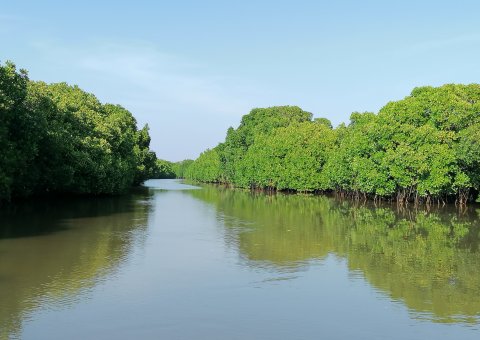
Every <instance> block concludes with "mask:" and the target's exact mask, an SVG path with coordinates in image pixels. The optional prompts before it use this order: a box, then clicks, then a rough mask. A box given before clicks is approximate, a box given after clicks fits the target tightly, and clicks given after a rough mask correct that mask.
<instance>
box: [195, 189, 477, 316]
mask: <svg viewBox="0 0 480 340" xmlns="http://www.w3.org/2000/svg"><path fill="white" fill-rule="evenodd" d="M190 194H191V195H192V196H194V197H196V198H197V199H200V200H202V201H204V202H208V203H210V204H212V205H214V206H215V208H216V211H217V218H218V219H219V221H220V222H221V224H223V225H224V227H225V241H226V242H227V243H228V244H229V245H230V246H233V247H238V249H239V252H240V254H241V256H242V258H243V259H244V261H246V265H248V266H250V267H261V268H268V267H271V268H273V269H275V270H281V271H287V272H294V271H295V270H296V271H301V270H305V267H306V266H309V265H311V264H312V263H319V262H321V261H322V260H323V259H325V258H326V257H327V256H328V255H329V254H333V255H335V256H336V257H339V258H344V259H345V260H346V261H347V263H348V268H349V270H350V272H351V273H352V275H351V277H352V278H354V277H356V276H358V273H360V277H363V278H364V279H365V280H366V281H367V282H369V283H370V284H371V285H372V286H373V287H375V289H377V290H379V291H380V292H383V294H387V295H388V296H389V297H390V299H392V300H394V301H401V302H403V303H404V304H406V305H407V306H408V308H409V310H410V311H411V313H412V315H413V317H415V318H425V319H428V320H432V321H435V322H442V323H456V322H461V323H465V324H475V323H478V322H479V320H480V251H479V239H480V236H479V235H480V222H479V214H480V210H479V209H478V206H477V207H475V206H472V207H469V208H468V209H467V210H466V211H462V212H461V213H460V212H458V211H457V209H456V208H455V207H454V206H453V207H452V206H448V207H443V208H432V209H431V210H430V211H425V210H421V209H420V210H412V209H405V208H402V209H400V208H397V207H396V206H390V205H383V206H373V205H371V204H370V203H369V204H366V205H362V204H356V203H355V202H352V201H340V200H336V199H333V198H328V197H321V196H302V195H283V194H277V195H275V194H274V195H266V194H258V193H257V194H254V193H250V192H247V191H241V190H232V189H223V188H221V187H214V186H204V189H203V190H196V191H191V192H190Z"/></svg>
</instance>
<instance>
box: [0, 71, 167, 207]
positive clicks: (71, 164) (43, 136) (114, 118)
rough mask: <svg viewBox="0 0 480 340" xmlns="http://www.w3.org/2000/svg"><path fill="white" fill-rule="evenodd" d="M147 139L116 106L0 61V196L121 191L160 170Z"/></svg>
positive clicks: (2, 198) (125, 112) (127, 113)
mask: <svg viewBox="0 0 480 340" xmlns="http://www.w3.org/2000/svg"><path fill="white" fill-rule="evenodd" d="M149 145H150V136H149V134H148V126H145V127H143V128H142V129H140V130H139V129H137V124H136V121H135V118H134V117H133V116H132V114H131V113H130V112H129V111H127V110H126V109H124V108H123V107H121V106H119V105H112V104H102V103H100V102H99V101H98V99H97V98H96V97H95V96H94V95H92V94H90V93H86V92H84V91H82V90H81V89H80V88H78V87H77V86H69V85H67V84H66V83H59V84H50V85H49V84H46V83H44V82H34V81H30V80H29V79H28V76H27V72H26V71H24V70H19V71H18V70H17V69H16V67H15V65H14V64H13V63H10V62H7V63H5V64H4V65H1V64H0V150H1V151H0V201H5V200H10V199H11V198H15V197H25V196H30V195H39V194H46V193H67V194H70V193H72V194H114V193H120V192H124V191H126V190H127V189H128V188H130V187H131V186H132V185H136V184H139V183H141V182H143V181H144V180H145V179H147V178H151V177H155V176H158V175H159V174H161V173H162V169H160V168H159V165H160V164H161V161H158V160H157V158H156V156H155V153H154V152H152V151H151V150H150V149H149Z"/></svg>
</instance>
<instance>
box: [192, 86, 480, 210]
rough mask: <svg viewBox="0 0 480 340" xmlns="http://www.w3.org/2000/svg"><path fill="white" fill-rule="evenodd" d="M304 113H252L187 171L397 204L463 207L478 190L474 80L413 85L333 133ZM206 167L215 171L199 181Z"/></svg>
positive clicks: (479, 128)
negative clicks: (407, 93)
mask: <svg viewBox="0 0 480 340" xmlns="http://www.w3.org/2000/svg"><path fill="white" fill-rule="evenodd" d="M311 119H312V115H311V114H310V113H308V112H305V111H302V110H301V109H300V108H298V107H291V106H282V107H272V108H267V109H254V110H252V111H251V112H250V113H249V114H248V115H245V116H244V117H243V118H242V121H241V123H240V126H239V127H238V128H237V129H233V128H230V129H229V130H228V131H227V136H226V138H225V142H224V143H221V144H219V145H218V146H217V147H216V148H215V149H214V150H215V153H216V154H217V155H215V157H210V158H209V157H206V155H203V154H202V156H201V157H200V158H199V159H198V160H197V161H195V163H194V166H193V167H192V169H191V171H190V172H188V174H187V177H189V178H191V179H194V180H198V181H206V182H211V181H215V182H226V183H231V184H234V185H236V186H239V187H253V188H268V189H274V190H296V191H317V190H321V191H325V190H333V191H338V192H342V193H344V194H347V195H354V196H360V195H362V196H365V197H366V196H370V197H385V198H396V199H397V200H399V201H408V200H415V201H419V200H424V201H427V202H428V201H431V200H432V199H436V200H445V199H448V198H451V199H452V200H453V199H457V200H458V201H460V203H465V202H466V201H467V200H474V199H475V198H476V196H477V195H478V193H479V191H480V142H479V140H480V139H479V138H478V136H480V85H478V84H471V85H453V84H448V85H444V86H441V87H437V88H434V87H420V88H415V89H414V90H413V91H412V93H411V95H410V96H408V97H406V98H405V99H403V100H400V101H396V102H390V103H388V104H387V105H386V106H385V107H383V108H382V109H381V110H380V111H379V113H378V114H374V113H370V112H366V113H358V112H355V113H352V115H351V117H350V124H349V125H348V126H345V125H343V124H342V125H340V126H339V127H337V128H336V129H332V125H331V122H330V121H329V120H328V119H325V118H316V119H315V120H314V121H313V122H312V120H311ZM218 160H220V168H218ZM207 168H208V169H215V176H206V177H205V173H206V172H207V170H205V169H207ZM209 171H211V170H209ZM207 177H208V178H207Z"/></svg>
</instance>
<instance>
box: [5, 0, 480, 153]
mask: <svg viewBox="0 0 480 340" xmlns="http://www.w3.org/2000/svg"><path fill="white" fill-rule="evenodd" d="M479 15H480V2H478V1H461V0H458V1H442V0H437V1H421V0H417V1H397V2H395V3H393V2H390V1H368V0H364V1H328V2H327V1H300V0H299V1H280V0H278V1H260V0H258V1H237V2H227V1H207V0H204V1H168V2H167V1H140V0H138V1H99V0H98V1H87V0H83V1H76V2H68V1H49V0H43V1H33V0H32V1H22V0H16V1H2V5H1V9H0V42H1V43H0V61H2V62H3V61H5V60H12V61H14V62H15V63H16V64H17V66H18V67H21V68H25V69H27V70H28V71H29V74H30V78H31V79H34V80H44V81H47V82H59V81H66V82H68V83H70V84H78V85H79V86H80V87H81V88H83V89H84V90H86V91H89V92H93V93H94V94H96V95H97V97H98V98H99V99H100V100H101V101H103V102H111V103H115V104H121V105H123V106H124V107H126V108H127V109H129V110H130V111H131V112H132V113H133V114H134V115H135V117H136V118H137V120H138V122H139V125H143V124H145V123H147V122H148V124H149V126H150V133H151V136H152V144H151V147H152V148H153V149H154V150H155V151H156V152H157V155H158V156H159V157H160V158H164V159H168V160H172V161H178V160H181V159H185V158H196V157H197V156H198V154H199V153H200V152H201V151H203V150H205V149H206V148H211V147H214V146H215V145H216V144H217V143H218V142H221V141H223V139H224V137H225V133H226V130H227V128H228V127H229V126H234V127H236V126H237V125H238V123H239V122H240V119H241V116H242V115H244V114H247V113H248V112H249V111H250V109H252V108H254V107H268V106H274V105H298V106H300V107H302V108H303V109H304V110H307V111H310V112H312V113H313V114H314V116H315V117H327V118H329V119H330V120H331V121H332V122H333V123H334V125H337V124H339V123H341V122H348V118H349V116H350V113H351V112H353V111H374V112H376V111H378V110H379V109H380V108H381V107H382V106H383V105H384V104H386V103H387V102H388V101H390V100H398V99H401V98H403V97H405V96H407V95H408V94H409V93H410V91H411V90H412V88H413V87H415V86H421V85H441V84H444V83H475V82H479V79H480V67H479V65H480V59H479V56H480V21H479V19H478V17H479Z"/></svg>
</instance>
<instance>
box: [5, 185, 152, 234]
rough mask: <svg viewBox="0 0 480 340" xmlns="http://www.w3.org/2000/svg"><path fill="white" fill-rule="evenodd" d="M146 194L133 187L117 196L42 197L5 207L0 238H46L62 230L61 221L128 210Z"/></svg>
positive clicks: (139, 188) (142, 189) (63, 225)
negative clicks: (135, 198) (136, 200)
mask: <svg viewBox="0 0 480 340" xmlns="http://www.w3.org/2000/svg"><path fill="white" fill-rule="evenodd" d="M148 194H149V189H148V188H146V187H137V188H134V189H133V190H132V191H131V192H130V193H128V194H125V195H119V196H93V197H89V196H77V197H75V196H74V197H44V198H35V199H30V200H25V201H21V202H18V203H16V204H9V205H6V206H3V207H0V221H1V222H2V223H1V224H0V239H5V238H17V237H31V236H39V235H46V234H50V233H54V232H57V231H61V230H65V229H66V228H67V227H68V225H67V224H65V223H64V221H65V220H71V219H75V218H82V217H102V216H103V217H105V216H109V215H113V214H116V213H118V212H119V211H122V212H127V211H131V210H132V209H135V207H134V206H133V205H132V197H137V198H140V197H142V196H145V197H146V196H147V195H148ZM136 204H138V202H136Z"/></svg>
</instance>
